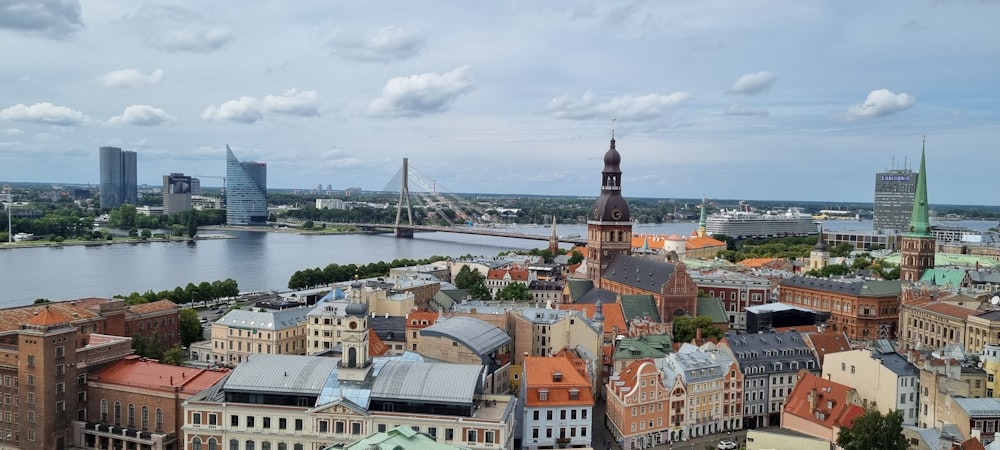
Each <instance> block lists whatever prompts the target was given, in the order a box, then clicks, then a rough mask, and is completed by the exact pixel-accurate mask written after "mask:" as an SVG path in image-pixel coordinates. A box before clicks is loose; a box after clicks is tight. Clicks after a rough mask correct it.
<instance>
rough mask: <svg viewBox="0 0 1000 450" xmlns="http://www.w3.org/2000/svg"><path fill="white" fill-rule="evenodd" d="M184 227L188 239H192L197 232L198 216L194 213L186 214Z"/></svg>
mask: <svg viewBox="0 0 1000 450" xmlns="http://www.w3.org/2000/svg"><path fill="white" fill-rule="evenodd" d="M186 227H187V236H188V239H193V238H194V237H195V236H196V235H197V234H198V217H197V216H195V215H194V214H191V215H190V216H188V219H187V224H186Z"/></svg>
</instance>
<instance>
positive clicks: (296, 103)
mask: <svg viewBox="0 0 1000 450" xmlns="http://www.w3.org/2000/svg"><path fill="white" fill-rule="evenodd" d="M260 106H261V109H262V110H263V111H265V112H275V113H282V114H293V115H297V116H318V115H319V99H318V95H317V94H316V91H299V90H297V89H289V90H287V91H285V93H283V94H281V95H268V96H265V97H264V100H263V101H262V102H261V105H260Z"/></svg>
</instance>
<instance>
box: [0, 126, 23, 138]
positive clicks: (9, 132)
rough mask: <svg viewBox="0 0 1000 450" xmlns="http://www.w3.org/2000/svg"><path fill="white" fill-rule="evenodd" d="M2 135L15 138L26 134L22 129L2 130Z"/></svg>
mask: <svg viewBox="0 0 1000 450" xmlns="http://www.w3.org/2000/svg"><path fill="white" fill-rule="evenodd" d="M0 133H3V134H6V135H8V136H15V135H18V134H23V133H24V132H23V131H21V129H20V128H4V129H2V130H0Z"/></svg>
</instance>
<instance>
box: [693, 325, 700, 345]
mask: <svg viewBox="0 0 1000 450" xmlns="http://www.w3.org/2000/svg"><path fill="white" fill-rule="evenodd" d="M694 338H695V339H697V340H698V342H701V328H698V329H695V330H694Z"/></svg>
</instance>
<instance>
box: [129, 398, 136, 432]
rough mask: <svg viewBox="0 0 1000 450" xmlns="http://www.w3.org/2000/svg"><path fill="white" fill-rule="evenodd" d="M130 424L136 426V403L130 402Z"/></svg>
mask: <svg viewBox="0 0 1000 450" xmlns="http://www.w3.org/2000/svg"><path fill="white" fill-rule="evenodd" d="M128 426H129V427H132V428H135V405H133V404H131V403H129V404H128Z"/></svg>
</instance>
